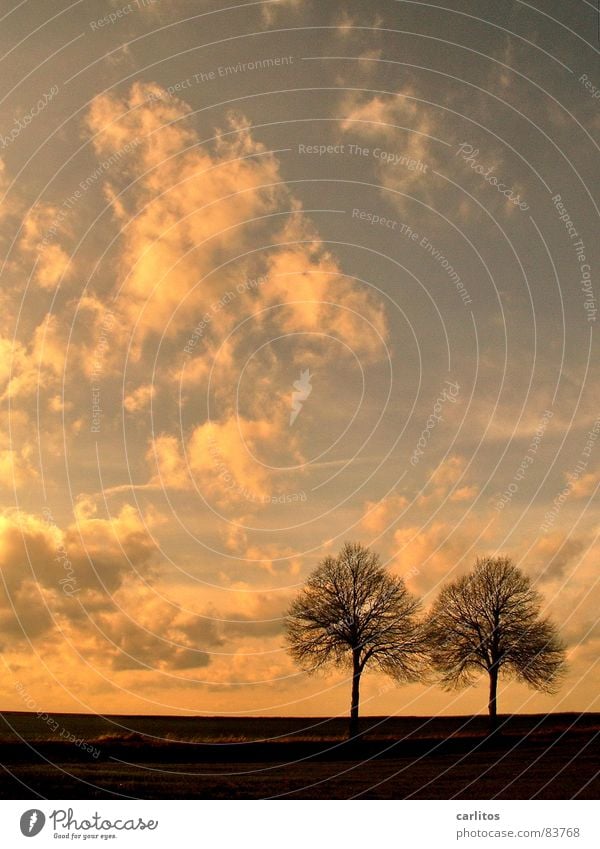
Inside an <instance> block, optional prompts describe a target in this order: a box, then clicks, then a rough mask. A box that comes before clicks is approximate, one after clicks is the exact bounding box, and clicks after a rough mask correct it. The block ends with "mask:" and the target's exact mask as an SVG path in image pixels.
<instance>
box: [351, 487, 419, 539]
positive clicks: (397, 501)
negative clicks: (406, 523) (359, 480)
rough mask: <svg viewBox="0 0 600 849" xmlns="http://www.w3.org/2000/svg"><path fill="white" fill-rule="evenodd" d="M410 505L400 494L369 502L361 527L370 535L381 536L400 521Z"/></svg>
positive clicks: (365, 508) (365, 507) (366, 505)
mask: <svg viewBox="0 0 600 849" xmlns="http://www.w3.org/2000/svg"><path fill="white" fill-rule="evenodd" d="M409 503H410V502H409V500H408V498H406V496H405V495H401V494H400V493H394V494H392V495H388V496H387V497H386V498H382V499H381V501H367V503H366V504H365V506H364V516H363V518H362V520H361V525H362V527H363V528H365V529H366V530H367V531H369V532H370V533H373V534H379V533H381V532H382V531H384V530H385V529H386V528H387V527H389V525H391V524H392V523H394V522H395V521H398V520H399V519H400V516H401V514H402V513H403V512H404V510H405V509H406V508H407V507H408V505H409Z"/></svg>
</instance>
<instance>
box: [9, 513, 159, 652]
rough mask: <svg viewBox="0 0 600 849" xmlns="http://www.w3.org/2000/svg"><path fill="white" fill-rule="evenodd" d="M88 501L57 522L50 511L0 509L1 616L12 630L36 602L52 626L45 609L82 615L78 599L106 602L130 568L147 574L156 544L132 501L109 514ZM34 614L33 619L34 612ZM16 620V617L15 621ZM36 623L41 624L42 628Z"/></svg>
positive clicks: (97, 605)
mask: <svg viewBox="0 0 600 849" xmlns="http://www.w3.org/2000/svg"><path fill="white" fill-rule="evenodd" d="M91 510H93V508H91V507H90V505H89V504H88V505H87V507H86V508H85V509H84V507H83V502H81V503H80V506H79V515H78V517H77V521H76V522H74V523H73V524H71V525H68V526H67V527H65V528H64V529H61V528H60V527H59V526H58V525H56V524H55V523H54V521H53V520H52V519H49V518H40V517H38V516H35V515H33V514H30V513H25V512H18V511H6V512H4V513H3V514H1V515H0V569H1V572H2V579H3V581H2V588H3V597H2V599H1V600H0V608H1V609H2V621H3V622H4V627H5V629H8V628H9V626H10V627H11V628H12V630H13V632H15V633H17V632H18V631H19V629H20V628H21V626H22V627H23V629H24V630H25V632H26V634H27V635H28V636H34V635H37V634H39V633H41V630H40V628H39V627H37V626H36V627H35V628H33V629H32V631H31V633H30V631H28V630H27V629H26V627H25V626H26V625H27V623H29V622H30V621H32V619H31V609H32V608H33V609H35V610H38V611H39V610H41V607H42V606H44V607H45V606H46V605H47V606H48V607H47V609H46V613H45V614H44V615H43V616H42V615H41V614H40V618H39V622H40V623H42V622H43V623H45V626H44V629H47V628H50V622H51V620H50V613H49V611H50V610H53V611H54V612H55V613H56V614H57V615H59V616H67V619H69V618H72V619H74V620H76V619H79V618H80V617H81V615H82V613H81V608H80V606H79V604H77V601H81V603H82V604H84V605H86V604H89V605H92V606H93V607H94V608H95V609H102V608H110V607H112V605H113V601H112V594H113V593H114V592H116V591H117V590H118V589H119V588H120V587H122V586H123V584H124V583H125V581H126V580H131V576H132V574H135V575H138V576H141V577H143V578H144V579H149V578H151V576H152V575H153V568H154V563H155V559H156V558H155V555H156V545H155V543H154V540H153V539H152V537H151V535H150V533H149V530H148V527H147V525H146V522H145V521H144V519H143V518H142V516H140V514H139V512H138V511H137V510H135V508H133V507H132V506H131V505H125V506H124V507H123V508H122V509H121V511H120V512H119V513H118V514H117V515H116V516H114V517H111V518H108V519H100V518H97V517H95V516H94V515H93V514H91ZM36 621H37V620H36ZM19 623H20V624H19ZM44 629H42V630H44Z"/></svg>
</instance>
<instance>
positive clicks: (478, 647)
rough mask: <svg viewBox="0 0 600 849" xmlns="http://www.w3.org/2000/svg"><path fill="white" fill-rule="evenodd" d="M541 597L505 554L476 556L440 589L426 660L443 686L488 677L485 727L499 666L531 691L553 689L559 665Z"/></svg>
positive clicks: (558, 648) (493, 716) (559, 648)
mask: <svg viewBox="0 0 600 849" xmlns="http://www.w3.org/2000/svg"><path fill="white" fill-rule="evenodd" d="M540 607H541V599H540V596H539V594H538V593H537V592H536V591H535V590H534V589H533V588H532V586H531V583H530V581H529V578H528V577H527V576H526V575H524V574H523V572H521V571H520V570H519V569H518V568H517V567H516V566H515V565H514V564H513V563H512V562H511V560H509V559H508V558H504V557H497V558H485V559H481V560H478V561H477V563H476V566H475V569H474V570H473V572H471V574H469V575H465V576H463V577H462V578H458V579H457V580H455V581H453V582H452V583H450V584H447V585H446V586H445V587H443V588H442V591H441V592H440V594H439V596H438V598H437V600H436V602H435V604H434V606H433V609H432V611H431V619H430V624H429V626H428V629H427V636H428V642H429V645H430V659H431V663H432V666H433V668H434V669H435V670H436V671H437V672H438V673H439V674H440V678H441V682H442V684H443V685H445V686H446V687H447V688H448V689H450V688H453V687H456V688H460V687H466V686H470V685H471V684H473V683H474V682H475V680H476V678H477V676H478V675H479V674H480V673H481V672H487V674H488V676H489V681H490V692H489V704H488V710H489V716H490V726H491V728H492V729H494V728H495V727H496V726H497V690H498V676H499V674H500V671H502V672H503V673H504V674H508V675H512V676H513V677H515V678H516V679H517V680H519V681H522V682H524V683H526V684H528V685H529V686H530V687H533V688H534V689H537V690H542V691H544V692H554V691H555V690H556V685H557V682H558V681H559V679H560V676H561V674H562V672H563V670H564V666H565V662H564V648H563V645H562V643H561V641H560V640H559V637H558V633H557V630H556V628H555V626H554V625H553V624H552V623H551V622H550V621H549V620H548V619H546V618H542V617H541V615H540Z"/></svg>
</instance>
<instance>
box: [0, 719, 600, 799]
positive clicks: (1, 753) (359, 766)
mask: <svg viewBox="0 0 600 849" xmlns="http://www.w3.org/2000/svg"><path fill="white" fill-rule="evenodd" d="M0 716H1V718H2V722H0V765H1V766H2V770H1V771H0V797H3V798H35V797H40V798H49V799H97V798H143V799H162V798H196V799H205V798H215V799H230V798H236V799H248V798H252V799H258V798H272V797H283V798H333V799H348V798H352V797H361V798H376V799H382V798H383V799H389V798H392V799H402V798H417V799H453V798H456V799H492V798H499V799H514V798H516V799H529V798H541V799H570V798H580V799H589V798H598V793H599V791H600V778H599V769H600V752H599V745H598V744H599V740H600V737H599V732H600V714H583V715H579V714H551V715H548V716H545V715H544V716H535V715H533V716H514V717H502V718H501V733H498V734H496V735H494V736H493V737H492V738H490V737H487V736H486V734H485V729H486V724H485V719H483V718H482V717H440V718H427V717H391V718H387V717H385V718H384V717H367V718H365V719H364V720H362V734H363V737H362V740H361V741H358V742H353V743H348V742H345V741H344V733H345V728H346V722H345V721H344V720H339V719H315V718H312V719H278V718H273V719H271V718H256V719H255V718H251V717H234V718H222V717H217V718H211V717H193V718H180V717H149V716H135V717H134V716H112V717H106V718H102V717H96V716H87V715H81V714H52V715H50V716H48V717H47V716H46V715H45V714H43V715H42V716H41V717H39V718H38V716H37V715H36V714H30V713H4V714H0Z"/></svg>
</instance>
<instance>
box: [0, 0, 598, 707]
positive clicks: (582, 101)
mask: <svg viewBox="0 0 600 849" xmlns="http://www.w3.org/2000/svg"><path fill="white" fill-rule="evenodd" d="M595 14H596V13H595V11H594V5H593V4H591V3H589V2H583V0H577V2H574V3H571V4H564V3H561V2H558V0H546V2H543V3H542V2H540V0H534V2H531V3H525V2H521V1H520V0H515V1H514V2H505V3H502V4H498V3H496V2H492V0H478V2H475V0H463V2H458V0H441V2H440V3H438V4H431V3H422V2H408V0H406V2H404V0H376V2H371V3H369V4H364V3H362V2H352V0H348V2H333V0H319V2H316V0H314V2H310V0H308V1H307V2H301V0H280V2H276V1H275V0H272V2H250V3H233V4H224V3H222V0H221V1H220V2H212V0H210V2H204V0H200V2H191V0H170V2H168V3H167V2H166V0H154V2H151V0H146V2H142V0H132V2H131V3H128V4H127V3H123V2H122V0H118V2H100V0H78V2H74V3H68V2H62V0H56V2H55V1H54V0H53V2H52V3H43V4H42V3H35V2H32V0H25V2H22V3H13V2H12V0H11V2H7V0H1V2H0V63H1V77H0V79H1V80H2V82H1V85H0V89H1V100H0V192H1V194H2V201H1V205H0V240H1V250H0V255H1V257H2V259H1V263H0V274H1V280H0V304H1V307H2V309H1V310H0V352H1V359H0V371H1V378H2V379H1V384H0V397H1V401H2V407H1V409H0V416H1V417H2V425H1V427H0V487H1V505H0V506H1V508H2V511H1V514H0V569H1V575H2V582H1V583H0V650H1V653H0V657H1V659H2V670H3V674H2V675H1V676H0V703H1V704H2V706H3V709H5V710H23V709H26V708H27V709H31V705H32V704H33V705H34V706H35V708H36V709H40V710H42V709H43V710H48V711H49V710H51V711H83V712H96V713H104V714H106V713H126V714H135V713H153V714H169V713H176V714H185V715H188V714H189V715H192V714H193V715H195V714H208V715H217V714H222V715H231V714H251V715H261V714H265V715H299V716H304V715H306V716H313V715H314V716H319V715H337V714H344V713H346V712H347V709H348V701H349V680H348V673H347V672H344V671H335V670H333V671H331V672H328V673H319V674H318V675H307V674H306V673H305V672H302V671H301V670H299V669H297V668H296V667H295V666H294V665H293V663H292V661H291V659H290V658H289V656H288V654H287V651H286V647H285V639H284V630H283V623H284V615H285V611H286V609H287V607H288V605H289V604H290V602H291V600H292V599H293V598H294V596H295V594H296V593H297V592H298V590H299V588H300V587H301V586H302V584H303V582H304V580H305V579H306V578H307V576H308V575H309V574H310V572H311V571H312V570H313V569H314V568H315V567H316V565H317V564H318V563H319V561H320V560H321V559H322V558H323V557H325V556H328V555H332V554H335V553H336V552H337V551H338V550H339V549H340V548H341V546H342V545H343V543H344V542H345V541H346V540H355V541H361V542H362V543H363V544H364V545H367V546H369V547H371V548H372V549H373V550H375V551H377V552H378V553H379V554H380V557H381V560H382V563H383V564H385V566H386V568H388V569H389V570H390V572H391V573H393V574H395V575H398V576H401V577H403V578H404V580H405V581H406V584H407V586H408V588H409V589H410V590H411V592H413V593H415V594H417V595H418V596H419V597H421V598H422V600H423V609H424V611H425V613H426V611H427V609H428V607H429V606H430V605H431V604H432V603H433V600H434V599H435V597H436V594H437V592H438V591H439V589H440V587H441V586H442V585H443V584H444V583H445V582H446V581H448V580H450V579H452V578H453V577H456V576H458V575H461V574H463V573H465V572H466V571H468V570H469V569H471V568H472V566H473V565H474V563H475V560H476V559H477V558H478V557H483V556H494V555H499V554H502V555H507V556H510V557H512V558H513V560H514V562H515V563H516V564H517V565H518V566H519V567H520V568H521V569H523V571H524V572H526V574H527V575H528V576H529V577H530V578H531V580H532V582H533V583H534V585H535V587H536V589H537V590H538V591H539V593H540V599H541V605H542V609H543V611H544V614H545V615H549V616H550V617H552V618H553V620H554V621H555V622H556V623H557V624H558V625H559V628H560V632H561V635H562V638H563V639H564V641H565V643H566V645H567V652H568V661H569V666H568V673H567V675H566V677H565V679H564V681H563V684H562V687H561V689H560V691H559V692H558V694H555V695H552V696H549V695H543V694H539V693H535V692H533V691H530V690H528V689H526V688H525V687H524V686H521V685H519V684H518V683H514V682H509V681H504V682H501V685H500V691H499V700H500V710H501V711H502V712H509V711H511V712H512V711H514V712H518V711H523V712H547V711H566V710H569V711H585V710H593V709H596V710H597V709H598V708H599V705H598V666H597V663H598V651H599V649H600V631H599V630H598V616H597V610H598V603H599V601H600V596H599V592H598V555H599V545H598V530H599V519H598V470H599V468H600V444H599V443H600V408H599V406H598V397H599V396H598V338H597V337H598V331H597V329H596V324H597V318H598V316H597V308H598V300H597V299H598V293H599V288H600V287H599V284H598V281H597V278H596V270H597V268H598V266H599V263H600V252H599V246H598V239H597V223H598V221H597V219H598V206H597V194H598V192H597V188H598V182H597V174H598V169H597V153H598V142H597V140H598V135H599V133H600V112H599V110H600V67H599V65H598V40H597V20H596V17H595ZM23 693H25V697H24V695H23ZM24 698H26V700H27V705H25V704H24ZM485 701H486V684H485V682H484V681H482V682H481V685H480V686H476V687H473V688H471V689H469V690H465V691H462V692H458V693H457V692H452V693H446V692H443V691H442V690H440V689H439V688H438V687H435V686H433V685H421V684H414V685H410V686H402V687H397V686H396V685H395V684H394V682H393V681H391V680H390V679H387V678H385V677H383V676H379V675H376V674H369V673H368V672H367V673H365V676H364V682H363V688H362V711H363V713H365V714H373V715H379V714H388V713H399V714H406V715H413V714H422V715H429V714H438V713H441V714H458V713H472V712H478V711H481V710H485V706H486V705H485Z"/></svg>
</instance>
